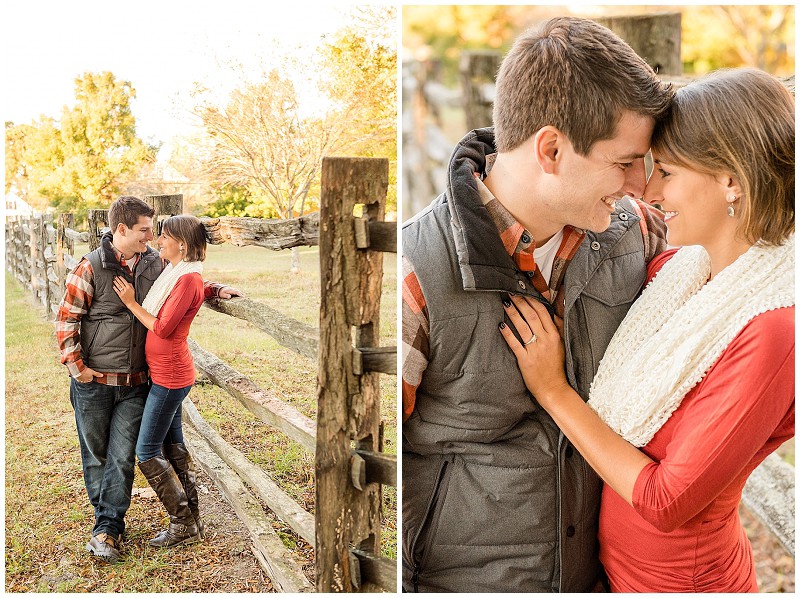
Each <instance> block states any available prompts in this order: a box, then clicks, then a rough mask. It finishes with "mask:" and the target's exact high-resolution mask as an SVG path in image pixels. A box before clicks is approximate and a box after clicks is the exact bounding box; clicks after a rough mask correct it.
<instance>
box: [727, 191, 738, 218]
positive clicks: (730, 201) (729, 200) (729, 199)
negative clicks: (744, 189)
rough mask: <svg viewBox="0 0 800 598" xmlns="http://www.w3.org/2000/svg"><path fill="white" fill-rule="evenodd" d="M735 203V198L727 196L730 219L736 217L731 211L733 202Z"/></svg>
mask: <svg viewBox="0 0 800 598" xmlns="http://www.w3.org/2000/svg"><path fill="white" fill-rule="evenodd" d="M735 201H736V196H735V195H734V194H733V193H731V194H730V195H729V196H728V216H730V217H731V218H733V217H735V216H736V212H735V210H734V209H733V202H735Z"/></svg>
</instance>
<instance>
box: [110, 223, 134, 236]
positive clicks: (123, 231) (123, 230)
mask: <svg viewBox="0 0 800 598" xmlns="http://www.w3.org/2000/svg"><path fill="white" fill-rule="evenodd" d="M129 230H130V229H129V228H128V227H127V226H126V225H125V223H124V222H120V223H119V224H117V229H116V230H115V231H114V232H115V233H119V234H120V235H122V236H123V237H124V236H125V235H126V234H127V232H128V231H129Z"/></svg>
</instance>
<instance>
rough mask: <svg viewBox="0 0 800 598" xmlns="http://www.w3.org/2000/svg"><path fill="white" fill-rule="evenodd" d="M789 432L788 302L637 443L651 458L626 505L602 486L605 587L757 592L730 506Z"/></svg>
mask: <svg viewBox="0 0 800 598" xmlns="http://www.w3.org/2000/svg"><path fill="white" fill-rule="evenodd" d="M671 253H672V252H670V254H671ZM670 254H666V255H664V256H663V257H661V256H659V258H660V259H659V258H657V260H658V262H657V263H654V264H653V266H655V268H654V269H653V271H652V272H651V274H652V275H654V273H655V271H657V270H658V269H659V268H660V267H661V265H663V263H664V262H666V260H667V259H669V257H671V255H670ZM654 375H658V373H657V372H656V373H654ZM792 436H794V307H789V308H782V309H776V310H773V311H769V312H766V313H764V314H761V315H759V316H757V317H756V318H754V319H753V320H751V321H750V322H749V323H748V324H747V325H746V326H745V327H744V328H743V329H742V331H741V332H740V333H739V334H738V335H737V336H736V337H735V338H734V340H733V341H732V342H731V344H730V345H729V346H728V347H727V349H726V350H725V351H724V352H723V354H722V355H721V356H720V358H719V360H718V361H717V362H716V363H715V364H714V366H713V367H712V368H711V370H709V372H708V374H707V375H706V376H705V378H703V380H702V381H701V382H700V383H699V384H698V385H697V386H696V387H695V388H694V389H692V390H691V391H690V392H689V393H688V394H687V395H686V397H684V399H683V402H682V403H681V405H680V406H679V407H678V409H677V410H676V411H675V413H673V415H672V416H671V417H670V418H669V419H668V420H667V422H666V423H665V424H664V426H663V427H662V428H661V429H660V430H659V431H658V432H657V433H656V435H655V436H654V437H653V439H652V440H651V441H650V442H649V443H648V444H647V445H646V446H645V447H643V449H642V450H643V451H644V452H645V453H646V454H647V455H648V456H649V457H650V458H651V459H653V460H654V463H652V464H650V465H648V466H646V467H645V468H644V469H643V470H642V472H641V473H640V474H639V477H638V478H637V480H636V483H635V485H634V489H633V504H634V506H633V507H631V506H630V505H629V504H628V503H627V502H625V500H623V499H622V498H621V497H620V496H619V495H618V494H617V493H616V492H614V490H612V489H611V488H610V487H609V486H607V485H606V486H605V487H604V489H603V496H602V503H601V513H600V532H599V539H600V559H601V561H602V562H603V565H604V566H605V568H606V572H607V573H608V576H609V579H610V581H611V587H612V591H614V592H648V591H649V592H654V591H655V592H744V591H752V592H756V591H758V587H757V585H756V576H755V568H754V564H753V553H752V549H751V547H750V543H749V541H748V540H747V536H746V535H745V532H744V529H743V528H742V525H741V523H740V521H739V515H738V505H739V501H740V499H741V494H742V488H743V487H744V484H745V482H746V481H747V478H748V477H749V475H750V473H751V472H752V471H753V470H754V469H755V468H756V467H757V466H758V465H759V464H760V463H761V462H762V461H763V460H764V459H765V458H766V457H767V455H769V454H770V453H771V452H773V451H774V450H775V449H776V448H778V447H779V446H780V445H781V444H782V443H783V442H785V441H786V440H788V439H789V438H791V437H792Z"/></svg>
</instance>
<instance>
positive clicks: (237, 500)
mask: <svg viewBox="0 0 800 598" xmlns="http://www.w3.org/2000/svg"><path fill="white" fill-rule="evenodd" d="M387 185H388V161H387V160H385V159H372V158H325V159H324V160H323V164H322V189H321V196H320V211H319V213H314V214H310V215H307V216H303V217H300V218H295V219H291V220H283V221H273V220H262V219H255V218H204V219H201V220H202V222H203V224H204V226H205V227H206V231H207V237H208V239H209V241H210V242H211V243H214V244H219V243H225V242H227V243H232V244H234V245H237V246H244V245H258V246H261V247H266V248H270V249H285V248H290V247H296V246H304V245H305V246H311V245H319V247H320V275H321V307H320V325H319V328H318V329H316V328H313V327H311V326H308V325H306V324H303V323H300V322H297V321H295V320H293V319H292V318H289V317H288V316H285V315H283V314H280V313H279V312H277V311H275V310H273V309H271V308H270V307H268V306H266V305H263V304H261V303H258V302H256V301H253V300H251V299H248V298H235V299H231V300H219V299H213V300H209V301H207V302H206V306H207V307H210V308H211V309H214V310H216V311H218V312H221V313H224V314H228V315H230V316H232V317H235V318H240V319H243V320H247V321H248V322H250V323H252V324H253V325H255V326H256V327H257V328H260V329H261V330H262V331H264V332H266V333H267V334H269V335H270V336H272V337H273V338H274V339H275V340H276V341H278V343H280V344H281V345H283V346H285V347H287V348H289V349H292V350H293V351H295V352H297V353H299V354H301V355H304V356H306V357H308V358H311V359H316V360H318V363H319V369H318V378H317V389H318V393H317V419H316V421H314V420H312V419H310V418H308V417H306V416H305V415H303V414H302V413H300V412H299V411H297V410H296V409H295V408H294V407H292V406H291V405H289V404H288V403H284V402H282V401H281V400H280V399H278V398H276V397H273V396H271V395H270V393H269V392H268V391H267V390H264V389H261V388H259V387H258V385H257V384H256V383H255V382H253V381H252V380H250V379H249V378H247V377H246V376H244V375H242V374H241V373H239V372H237V371H236V370H234V369H233V368H231V367H230V366H229V365H227V364H225V363H224V362H223V361H222V360H220V359H219V358H218V357H216V356H215V355H214V354H213V353H211V352H209V351H208V350H206V349H203V348H201V347H200V346H199V345H197V343H195V342H194V341H192V340H191V339H190V341H189V342H190V349H191V351H192V355H193V357H194V361H195V366H196V368H197V369H198V370H199V371H200V372H201V373H202V374H204V375H205V376H206V377H207V378H208V379H210V380H211V381H212V382H213V383H215V384H217V385H218V386H219V387H221V388H223V389H224V390H226V391H227V392H228V393H229V394H230V395H231V396H233V397H235V398H236V399H237V400H238V401H239V402H240V403H241V404H242V405H243V406H244V407H246V408H247V409H248V410H250V411H251V412H252V413H253V414H255V415H256V416H257V417H258V418H260V419H261V420H263V421H264V422H266V423H267V424H269V425H270V426H272V427H274V428H276V429H278V430H280V431H281V432H283V433H284V434H286V436H288V437H289V438H291V439H292V440H294V441H296V442H297V443H299V445H300V446H302V447H303V449H305V450H306V451H307V452H308V453H310V454H314V455H315V476H316V477H315V489H316V501H315V514H314V515H312V514H310V513H308V512H307V511H305V510H304V509H303V507H302V506H301V505H299V504H298V503H297V502H295V501H294V500H293V499H292V498H290V497H289V496H288V495H287V494H286V493H285V492H284V491H283V490H281V488H280V487H279V486H278V484H276V483H275V482H274V481H273V480H272V479H271V478H270V477H269V476H268V475H267V474H266V473H265V472H264V471H263V470H262V469H261V468H260V467H258V466H257V465H255V464H253V463H252V462H251V461H250V460H249V459H248V458H247V457H246V456H245V455H244V454H242V453H241V452H239V451H238V450H237V449H235V448H234V447H233V446H231V445H230V444H229V443H227V442H226V441H225V440H224V439H223V438H222V437H221V436H220V435H219V434H218V433H217V432H216V431H215V430H213V429H212V427H211V426H210V425H209V424H208V423H207V422H205V421H204V420H203V418H202V416H201V415H200V413H199V412H198V411H197V409H196V408H195V407H194V405H193V404H192V402H191V401H185V402H184V407H183V417H184V422H185V423H186V424H188V425H186V426H184V433H185V436H186V440H187V445H188V446H189V448H190V451H191V453H192V455H193V457H194V459H195V460H196V462H198V463H199V464H200V465H201V466H202V467H203V469H204V471H205V472H206V473H207V474H208V475H209V476H210V477H211V478H212V479H213V480H214V482H215V484H216V485H217V486H218V487H219V488H220V490H221V491H222V492H223V494H224V495H225V497H226V498H227V500H228V501H229V502H230V503H231V505H232V506H233V508H234V509H235V511H236V513H237V516H238V517H239V519H240V520H241V521H242V522H243V523H244V524H245V525H246V526H247V528H248V529H249V531H250V535H251V538H252V542H253V552H254V554H255V555H256V557H257V559H258V560H259V562H260V564H261V566H262V567H263V568H264V570H265V571H266V572H267V574H268V575H269V577H270V579H271V580H272V582H273V585H274V586H275V587H276V588H278V589H279V590H281V591H286V592H307V591H314V590H317V591H320V592H349V591H390V592H394V591H396V588H397V564H396V561H394V560H392V559H387V558H385V557H382V556H381V549H380V546H381V543H380V530H381V520H382V487H383V486H384V485H389V486H394V487H396V486H397V458H396V456H395V455H388V454H384V453H383V452H382V448H383V446H382V444H383V426H382V423H381V413H380V388H379V380H378V376H379V374H380V373H384V374H393V375H396V374H397V357H396V356H397V348H396V347H395V346H391V347H382V346H380V344H379V324H380V322H379V311H380V299H381V286H382V282H383V256H382V252H396V251H397V227H396V224H395V223H393V222H383V221H382V220H383V217H384V209H385V201H386V190H387ZM144 199H145V201H147V202H148V203H150V204H151V205H152V206H153V207H154V209H155V210H156V214H155V217H154V221H155V222H156V223H159V222H160V221H162V220H163V219H164V218H166V217H168V216H171V215H175V214H180V213H182V212H183V198H182V196H181V195H166V196H165V195H161V196H147V197H145V198H144ZM355 214H359V215H355ZM53 224H54V221H53V217H52V216H48V215H45V216H41V217H37V218H32V219H29V220H18V221H15V222H9V223H7V224H6V262H7V267H8V269H9V270H11V272H12V273H13V274H14V276H15V277H16V278H17V279H18V280H19V281H20V282H21V283H22V284H23V285H25V286H26V287H27V288H28V289H29V291H30V292H31V293H32V294H33V295H34V296H35V297H36V298H37V299H38V301H40V302H41V303H42V305H43V306H44V307H45V308H46V310H47V313H48V315H50V316H51V317H52V316H54V315H55V314H56V313H57V311H58V305H59V302H60V300H61V298H62V296H63V293H64V283H65V280H66V277H67V274H68V273H69V272H70V271H71V270H72V269H73V268H74V267H75V266H76V265H77V263H78V262H77V260H76V259H75V258H74V257H73V255H72V254H73V252H74V245H75V243H76V242H78V243H87V242H88V243H89V247H90V250H91V249H94V248H96V247H97V245H98V243H99V237H100V233H101V231H102V229H103V227H104V226H105V225H107V224H108V212H107V210H90V211H89V231H88V232H78V231H76V230H74V228H73V226H74V220H73V216H72V215H71V214H61V215H60V216H59V217H58V226H57V227H55V226H53ZM260 501H261V502H263V503H265V504H266V505H267V506H268V507H269V509H270V510H271V511H272V512H273V513H274V514H275V516H276V517H278V518H279V519H280V520H281V521H283V522H284V523H286V524H287V525H288V526H289V527H291V528H292V530H293V531H294V532H295V533H296V534H297V535H298V536H300V537H301V538H303V540H305V541H306V542H308V543H309V544H310V545H311V546H312V547H313V548H314V550H315V580H316V586H312V584H310V583H309V581H308V580H307V578H306V577H305V575H304V573H303V571H302V569H301V565H300V563H299V562H298V561H297V560H296V559H295V557H294V556H293V555H292V554H291V553H290V552H289V551H288V550H287V549H286V548H285V547H284V545H283V543H282V542H281V540H280V538H279V537H278V536H277V534H276V532H275V531H274V530H273V527H272V526H271V524H270V521H269V519H268V518H267V517H266V515H265V513H264V510H263V508H262V506H261V504H260Z"/></svg>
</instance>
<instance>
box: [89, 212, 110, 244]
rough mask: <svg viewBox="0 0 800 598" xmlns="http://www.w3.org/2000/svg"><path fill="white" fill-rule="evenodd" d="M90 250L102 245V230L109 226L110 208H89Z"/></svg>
mask: <svg viewBox="0 0 800 598" xmlns="http://www.w3.org/2000/svg"><path fill="white" fill-rule="evenodd" d="M88 219H89V251H94V250H95V249H97V248H98V247H100V231H101V230H102V229H103V226H109V223H108V210H89V214H88Z"/></svg>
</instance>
